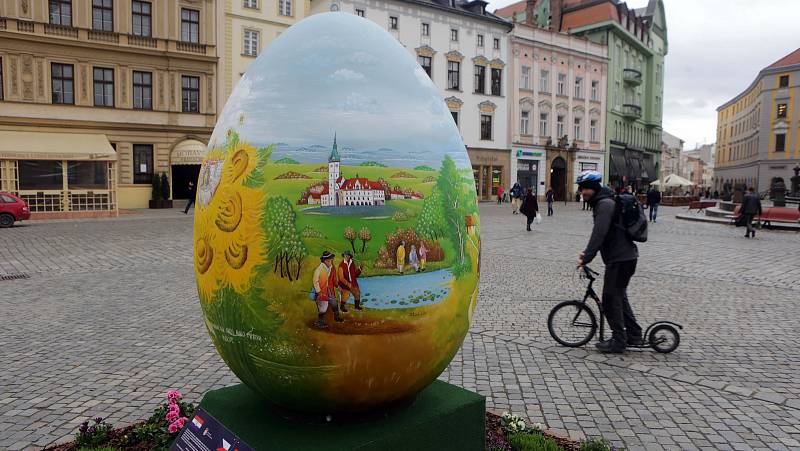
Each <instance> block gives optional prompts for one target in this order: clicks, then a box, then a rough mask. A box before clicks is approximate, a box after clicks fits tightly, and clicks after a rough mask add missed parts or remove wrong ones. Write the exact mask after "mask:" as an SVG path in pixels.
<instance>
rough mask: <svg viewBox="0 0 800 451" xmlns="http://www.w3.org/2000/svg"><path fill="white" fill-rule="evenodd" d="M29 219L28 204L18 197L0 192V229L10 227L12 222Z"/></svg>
mask: <svg viewBox="0 0 800 451" xmlns="http://www.w3.org/2000/svg"><path fill="white" fill-rule="evenodd" d="M30 218H31V211H30V210H29V209H28V204H27V203H25V201H24V200H22V199H20V198H19V197H17V196H15V195H13V194H11V193H5V192H2V191H0V227H11V226H12V225H14V221H22V220H25V219H30Z"/></svg>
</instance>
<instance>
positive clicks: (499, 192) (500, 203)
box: [497, 183, 503, 207]
mask: <svg viewBox="0 0 800 451" xmlns="http://www.w3.org/2000/svg"><path fill="white" fill-rule="evenodd" d="M497 205H498V206H500V207H502V206H503V187H502V186H500V184H499V183H498V184H497Z"/></svg>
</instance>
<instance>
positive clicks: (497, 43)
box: [492, 38, 500, 50]
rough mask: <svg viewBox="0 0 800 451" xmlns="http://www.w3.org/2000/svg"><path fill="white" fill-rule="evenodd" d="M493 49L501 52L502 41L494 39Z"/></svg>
mask: <svg viewBox="0 0 800 451" xmlns="http://www.w3.org/2000/svg"><path fill="white" fill-rule="evenodd" d="M492 48H493V49H495V50H500V39H498V38H494V42H493V43H492Z"/></svg>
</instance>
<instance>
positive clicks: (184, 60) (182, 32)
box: [0, 0, 217, 216]
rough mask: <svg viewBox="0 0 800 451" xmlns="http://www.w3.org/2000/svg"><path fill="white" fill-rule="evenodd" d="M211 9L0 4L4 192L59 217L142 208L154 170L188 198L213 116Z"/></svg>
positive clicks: (39, 0) (37, 0) (172, 4)
mask: <svg viewBox="0 0 800 451" xmlns="http://www.w3.org/2000/svg"><path fill="white" fill-rule="evenodd" d="M214 12H215V5H214V2H213V1H212V0H178V1H169V2H168V1H166V0H153V1H137V0H132V1H126V2H119V1H111V0H98V1H94V2H89V1H70V0H58V1H46V0H31V1H16V0H0V68H1V69H2V70H1V71H0V73H1V74H2V76H1V77H0V133H2V134H3V139H2V141H3V144H2V145H1V146H0V166H2V167H0V175H1V177H0V182H1V183H2V187H0V189H6V190H10V191H15V192H18V193H20V194H22V195H23V197H25V198H26V199H27V200H28V201H29V203H30V204H31V206H32V210H33V211H34V212H37V213H46V214H53V215H62V216H63V215H64V214H65V213H74V215H80V214H82V213H83V214H87V215H90V214H99V213H102V212H113V211H116V209H117V208H141V207H147V206H148V200H149V199H150V196H151V181H152V179H153V178H154V177H156V176H160V175H161V174H167V176H168V180H169V181H170V185H171V188H172V192H171V195H172V196H173V197H177V198H180V197H186V196H187V195H188V193H187V192H186V184H187V183H188V181H189V180H191V179H192V178H194V179H195V180H196V178H197V173H196V170H197V169H199V166H196V165H197V164H199V162H200V161H201V159H202V155H203V152H204V150H205V143H206V142H207V140H208V138H209V137H210V134H211V131H212V129H213V127H214V124H215V120H216V119H215V117H216V116H215V112H216V107H217V97H216V95H215V93H216V64H217V58H216V29H215V23H216V21H215V17H214ZM28 139H31V140H33V141H35V143H36V145H35V146H33V145H32V146H25V145H24V143H25V142H26V140H28ZM28 142H31V141H28ZM78 162H79V163H78ZM100 162H105V163H100Z"/></svg>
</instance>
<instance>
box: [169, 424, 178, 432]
mask: <svg viewBox="0 0 800 451" xmlns="http://www.w3.org/2000/svg"><path fill="white" fill-rule="evenodd" d="M167 432H169V433H170V434H174V433H176V432H178V424H177V423H172V424H170V425H169V426H167Z"/></svg>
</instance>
